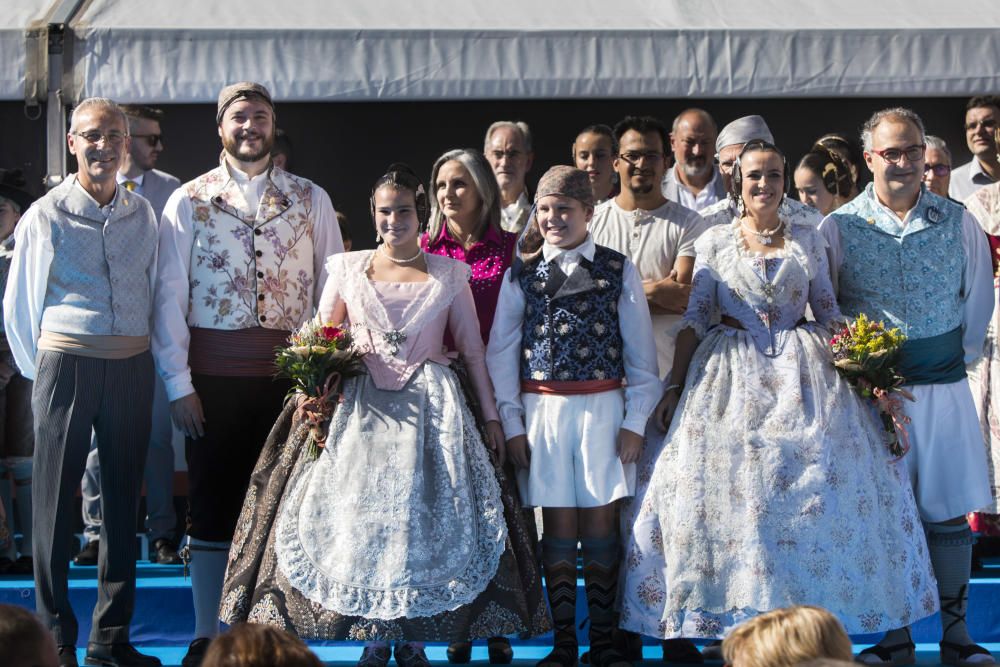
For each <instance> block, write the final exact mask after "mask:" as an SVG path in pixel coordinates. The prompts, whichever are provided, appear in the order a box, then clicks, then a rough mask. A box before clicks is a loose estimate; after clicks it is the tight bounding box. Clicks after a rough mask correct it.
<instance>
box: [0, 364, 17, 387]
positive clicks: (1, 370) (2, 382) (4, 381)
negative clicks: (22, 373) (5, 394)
mask: <svg viewBox="0 0 1000 667" xmlns="http://www.w3.org/2000/svg"><path fill="white" fill-rule="evenodd" d="M15 375H17V369H16V368H14V367H13V366H11V365H10V364H8V363H6V362H4V361H0V389H4V388H6V387H7V385H8V384H10V381H11V380H12V379H13V378H14V376H15Z"/></svg>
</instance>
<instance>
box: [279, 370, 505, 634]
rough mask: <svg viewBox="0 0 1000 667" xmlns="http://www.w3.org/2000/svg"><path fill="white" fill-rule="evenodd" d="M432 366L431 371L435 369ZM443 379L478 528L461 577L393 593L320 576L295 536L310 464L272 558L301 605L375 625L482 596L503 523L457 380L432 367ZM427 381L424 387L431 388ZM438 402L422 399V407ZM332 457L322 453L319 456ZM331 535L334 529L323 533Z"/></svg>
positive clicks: (337, 421)
mask: <svg viewBox="0 0 1000 667" xmlns="http://www.w3.org/2000/svg"><path fill="white" fill-rule="evenodd" d="M435 366H436V365H435ZM437 368H440V369H441V371H442V372H443V373H444V374H445V375H446V376H450V377H447V378H445V382H446V383H447V384H448V385H449V388H450V390H451V393H452V395H453V396H457V397H458V398H457V400H458V402H459V406H460V409H461V413H462V421H463V424H464V428H463V438H462V442H463V446H464V448H465V453H466V456H467V461H468V465H469V480H470V482H471V486H472V489H471V491H472V495H473V496H474V498H475V506H476V512H475V514H476V516H477V518H478V524H477V525H476V526H475V527H474V531H473V532H474V540H475V544H474V549H473V554H472V556H471V557H470V558H469V559H468V561H467V562H466V564H465V568H464V570H463V571H462V572H460V573H458V574H457V575H455V576H454V577H452V578H451V579H450V580H448V581H445V582H441V583H438V584H435V585H432V586H424V587H420V588H401V589H396V590H386V589H374V588H368V587H363V586H359V585H355V584H351V583H344V582H341V581H338V580H336V579H334V578H333V577H331V576H329V575H328V574H327V573H325V572H323V571H322V570H321V569H320V568H319V567H317V564H316V563H315V562H314V561H313V560H312V559H311V558H310V557H309V554H307V553H306V551H305V550H304V548H303V546H302V542H301V540H300V539H299V535H298V517H299V511H298V510H299V508H300V507H301V505H302V498H303V495H304V494H305V491H306V489H307V488H308V482H309V478H310V476H311V474H312V472H313V471H314V470H315V466H316V463H313V464H312V467H311V468H309V469H307V470H306V471H305V472H304V473H303V475H302V477H301V478H300V479H299V481H298V482H297V483H296V485H295V488H294V490H293V491H292V493H291V494H289V496H288V497H287V498H286V500H285V501H284V507H285V509H284V511H283V512H282V516H281V517H280V518H279V523H278V530H277V534H276V536H275V545H276V547H275V552H276V555H277V559H278V567H279V569H280V570H281V572H282V573H283V574H284V575H285V577H287V579H288V581H289V583H290V584H291V585H292V586H293V587H295V588H296V589H297V590H298V591H299V592H301V593H302V595H304V596H305V597H306V598H307V599H309V600H312V601H313V602H315V603H317V604H319V605H321V606H323V607H324V608H326V609H330V610H333V611H335V612H337V613H339V614H342V615H345V616H361V617H364V618H374V619H380V620H392V619H396V618H400V617H406V618H418V617H428V616H434V615H436V614H440V613H442V612H446V611H453V610H455V609H457V608H459V607H461V606H463V605H466V604H469V603H471V602H472V601H473V600H475V599H476V597H477V596H478V595H479V594H480V593H482V592H483V591H484V590H486V587H487V586H488V585H489V583H490V581H491V580H492V579H493V577H494V576H496V571H497V568H498V567H499V564H500V557H501V555H502V554H503V552H504V550H505V548H506V540H507V524H506V521H505V520H504V517H503V506H502V504H501V500H500V487H499V485H498V483H497V480H496V476H495V475H494V472H493V467H492V465H491V464H490V462H489V460H488V458H487V456H488V455H487V453H486V447H485V445H484V444H483V442H482V439H481V438H480V436H479V433H478V431H477V430H476V429H475V420H474V418H473V416H472V414H471V412H470V411H469V408H468V406H467V405H466V404H465V402H464V400H462V399H461V391H460V389H459V388H458V384H457V380H456V379H455V376H454V373H453V372H452V371H451V370H450V369H445V368H444V367H440V366H437ZM435 380H436V379H435V378H431V379H430V381H429V386H432V385H433V384H435ZM358 383H359V379H358V378H351V379H350V380H348V381H347V382H346V383H345V388H344V400H343V402H342V404H341V405H342V406H344V407H347V406H351V405H354V402H355V400H356V396H357V389H358ZM434 400H440V397H435V396H431V395H428V401H434ZM350 412H351V410H349V409H340V410H338V411H337V412H336V414H335V416H334V420H333V423H332V424H331V426H330V433H331V435H330V440H329V441H330V442H332V443H336V442H337V441H338V440H339V438H341V437H343V436H344V435H345V430H346V429H345V427H346V425H347V421H348V414H349V413H350ZM329 455H332V454H331V452H330V451H327V450H324V452H323V454H322V456H329ZM328 529H330V530H336V526H331V527H328Z"/></svg>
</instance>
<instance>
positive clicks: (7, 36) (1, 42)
mask: <svg viewBox="0 0 1000 667" xmlns="http://www.w3.org/2000/svg"><path fill="white" fill-rule="evenodd" d="M52 4H53V0H4V1H3V11H0V100H23V99H24V75H25V70H26V68H27V65H26V63H27V49H28V46H27V41H26V36H25V33H26V31H27V30H28V28H29V27H31V26H32V25H35V24H38V23H44V22H43V21H42V19H44V18H45V17H46V15H47V14H48V13H49V6H50V5H52Z"/></svg>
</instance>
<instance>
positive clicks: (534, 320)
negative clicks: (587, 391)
mask: <svg viewBox="0 0 1000 667" xmlns="http://www.w3.org/2000/svg"><path fill="white" fill-rule="evenodd" d="M555 267H556V263H555V262H546V261H544V260H543V259H542V258H541V256H539V258H538V259H536V260H535V261H534V262H533V263H529V264H527V265H525V266H524V267H523V270H522V271H521V272H520V273H519V274H518V276H517V279H518V280H519V281H520V285H521V290H522V291H523V292H524V298H525V309H524V322H523V324H522V325H521V347H522V350H521V358H522V361H521V379H522V380H559V381H568V380H569V381H588V380H613V379H617V378H623V377H625V364H624V362H623V361H622V333H621V329H620V327H619V325H618V298H619V296H621V293H622V276H623V275H624V268H625V255H622V254H621V253H618V252H615V251H614V250H611V249H610V248H606V247H604V246H600V245H599V246H597V250H596V252H595V253H594V261H593V262H588V261H587V260H586V259H585V258H581V260H580V264H579V266H577V267H576V269H575V270H574V271H573V273H571V274H570V275H569V277H567V278H566V279H565V282H562V284H561V285H559V284H557V283H556V282H555V281H554V280H555V279H554V277H553V276H552V274H553V269H554V268H555ZM556 271H558V269H556ZM550 278H551V279H553V282H550Z"/></svg>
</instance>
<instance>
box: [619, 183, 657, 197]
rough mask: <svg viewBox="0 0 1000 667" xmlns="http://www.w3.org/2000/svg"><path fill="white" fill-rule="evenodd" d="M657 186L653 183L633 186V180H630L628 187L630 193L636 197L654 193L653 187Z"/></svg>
mask: <svg viewBox="0 0 1000 667" xmlns="http://www.w3.org/2000/svg"><path fill="white" fill-rule="evenodd" d="M655 185H656V184H655V183H651V182H646V183H642V184H641V185H633V184H632V179H629V180H628V183H627V185H626V187H628V190H629V192H631V193H632V194H634V195H648V194H649V193H650V192H652V191H653V187H654V186H655Z"/></svg>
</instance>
